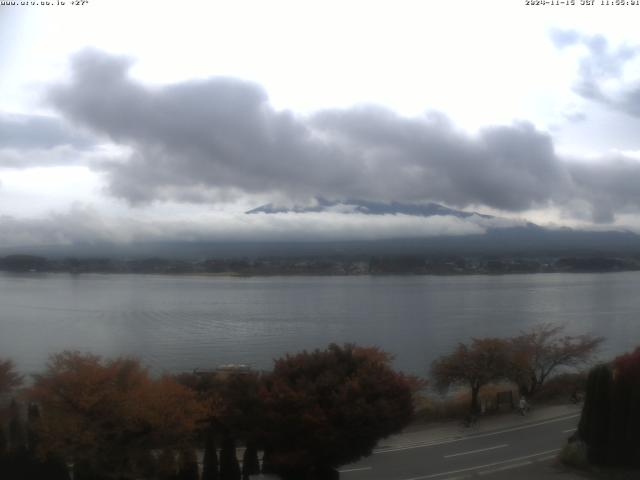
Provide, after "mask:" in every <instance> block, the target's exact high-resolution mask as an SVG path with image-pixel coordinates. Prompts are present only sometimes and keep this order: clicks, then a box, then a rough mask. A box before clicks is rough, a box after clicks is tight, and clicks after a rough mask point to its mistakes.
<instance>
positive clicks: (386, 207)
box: [245, 198, 493, 218]
mask: <svg viewBox="0 0 640 480" xmlns="http://www.w3.org/2000/svg"><path fill="white" fill-rule="evenodd" d="M335 209H340V210H341V211H347V212H351V213H362V214H365V215H398V214H402V215H414V216H419V217H432V216H435V215H441V216H452V217H458V218H468V217H471V216H473V215H477V216H478V217H482V218H493V217H492V216H491V215H483V214H480V213H476V212H465V211H462V210H454V209H452V208H448V207H445V206H443V205H439V204H437V203H426V204H415V203H399V202H390V203H382V202H369V201H366V200H343V201H340V202H338V201H330V200H326V199H324V198H317V199H316V204H315V205H312V206H293V207H290V208H287V207H278V206H276V205H274V204H272V203H268V204H266V205H262V206H260V207H257V208H254V209H253V210H249V211H247V212H245V213H246V214H249V215H251V214H255V213H268V214H269V213H309V212H327V211H331V210H335Z"/></svg>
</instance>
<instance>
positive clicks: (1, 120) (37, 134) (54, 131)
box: [0, 112, 94, 149]
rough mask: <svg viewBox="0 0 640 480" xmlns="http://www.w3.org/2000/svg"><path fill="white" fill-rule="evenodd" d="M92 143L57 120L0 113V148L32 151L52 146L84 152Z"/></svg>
mask: <svg viewBox="0 0 640 480" xmlns="http://www.w3.org/2000/svg"><path fill="white" fill-rule="evenodd" d="M93 143H94V140H93V139H91V138H89V137H88V136H87V135H86V134H83V133H80V132H78V131H74V130H73V129H71V128H70V127H69V126H68V125H66V124H65V123H63V122H62V121H61V120H60V119H57V118H53V117H45V116H42V115H21V114H10V113H1V112H0V148H19V149H32V148H33V149H36V148H52V147H56V146H64V145H68V146H74V147H78V148H86V147H89V146H90V145H92V144H93Z"/></svg>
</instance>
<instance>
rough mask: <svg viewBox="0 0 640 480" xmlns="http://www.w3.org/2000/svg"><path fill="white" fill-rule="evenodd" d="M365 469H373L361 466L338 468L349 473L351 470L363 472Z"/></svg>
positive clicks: (341, 471)
mask: <svg viewBox="0 0 640 480" xmlns="http://www.w3.org/2000/svg"><path fill="white" fill-rule="evenodd" d="M364 470H372V468H371V467H359V468H346V469H344V470H338V471H339V472H340V473H349V472H362V471H364Z"/></svg>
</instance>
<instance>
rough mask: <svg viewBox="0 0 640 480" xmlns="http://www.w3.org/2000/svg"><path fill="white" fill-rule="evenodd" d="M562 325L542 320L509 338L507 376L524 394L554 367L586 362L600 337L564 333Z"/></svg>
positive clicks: (534, 389)
mask: <svg viewBox="0 0 640 480" xmlns="http://www.w3.org/2000/svg"><path fill="white" fill-rule="evenodd" d="M564 330H565V327H564V325H554V324H551V323H543V324H541V325H536V326H534V327H532V328H531V329H530V330H529V331H526V332H523V333H521V334H520V335H517V336H515V337H512V338H510V339H509V342H510V344H511V358H510V362H509V370H508V373H507V376H508V378H509V379H510V380H511V381H513V382H514V383H515V384H516V385H517V386H518V389H519V391H520V394H522V395H526V396H533V395H535V394H536V393H537V392H538V391H539V390H540V388H541V387H542V386H543V384H544V382H545V381H546V380H547V379H548V378H549V377H551V376H552V375H553V374H554V373H555V372H556V371H558V370H563V369H567V368H579V367H583V366H585V365H588V364H589V362H590V361H591V360H592V359H593V358H594V356H595V353H596V351H597V350H598V348H599V347H600V345H601V344H602V342H603V341H604V339H603V338H602V337H597V336H595V335H591V334H584V335H565V334H564Z"/></svg>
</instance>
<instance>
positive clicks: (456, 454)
mask: <svg viewBox="0 0 640 480" xmlns="http://www.w3.org/2000/svg"><path fill="white" fill-rule="evenodd" d="M508 446H509V444H507V443H505V444H504V445H496V446H495V447H487V448H479V449H478V450H469V451H468V452H460V453H452V454H451V455H445V456H444V458H453V457H459V456H461V455H471V454H472V453H480V452H486V451H487V450H495V449H497V448H504V447H508Z"/></svg>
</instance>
